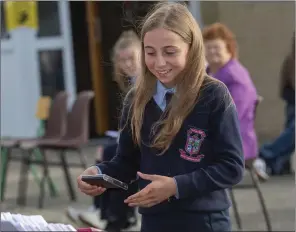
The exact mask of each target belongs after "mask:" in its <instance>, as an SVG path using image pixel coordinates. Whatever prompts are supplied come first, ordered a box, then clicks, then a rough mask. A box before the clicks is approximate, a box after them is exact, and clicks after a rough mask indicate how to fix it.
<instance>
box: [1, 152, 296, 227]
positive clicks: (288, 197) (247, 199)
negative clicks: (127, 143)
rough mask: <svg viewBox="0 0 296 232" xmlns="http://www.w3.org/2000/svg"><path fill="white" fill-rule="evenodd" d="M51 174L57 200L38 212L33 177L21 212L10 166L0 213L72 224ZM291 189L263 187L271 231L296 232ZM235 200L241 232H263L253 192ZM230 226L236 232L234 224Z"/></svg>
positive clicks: (60, 180) (15, 171)
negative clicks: (251, 231)
mask: <svg viewBox="0 0 296 232" xmlns="http://www.w3.org/2000/svg"><path fill="white" fill-rule="evenodd" d="M85 152H86V153H87V154H88V162H89V164H92V162H93V159H94V158H93V157H94V153H95V150H94V149H93V148H88V149H87V150H85ZM56 158H57V157H55V156H52V159H56ZM68 159H69V160H71V161H72V162H75V161H77V162H78V161H79V159H78V158H77V156H76V155H75V154H69V156H68ZM50 172H51V176H52V178H53V179H54V182H55V183H56V185H57V187H58V189H59V196H58V197H57V198H50V197H49V196H48V195H47V198H46V200H45V207H44V209H43V210H38V209H37V202H38V194H39V190H38V187H37V185H36V183H35V182H34V181H33V180H32V176H30V184H29V190H28V201H27V206H26V207H24V208H20V207H18V206H17V205H16V201H15V199H16V195H17V183H18V182H17V181H18V178H19V164H18V163H12V164H11V166H10V169H9V175H8V186H7V191H6V200H5V202H3V204H1V211H10V212H15V213H22V214H41V215H43V217H44V218H45V219H46V220H47V221H52V222H62V223H70V224H73V223H72V222H71V221H69V219H68V218H67V217H66V215H65V209H66V208H67V206H69V205H70V204H73V202H70V201H69V198H68V193H67V188H66V185H65V179H64V175H63V172H62V170H60V169H59V168H51V169H50ZM80 172H81V169H79V168H78V169H72V170H71V174H72V176H73V182H74V183H75V179H76V177H77V175H78V174H79V173H80ZM248 181H249V178H248V176H246V180H245V182H248ZM75 186H76V183H75ZM294 187H295V178H294V176H285V177H277V178H272V179H270V180H269V181H268V182H267V183H264V184H263V185H262V190H263V193H264V196H265V199H266V203H267V206H268V210H269V212H270V215H271V219H272V225H273V229H274V231H295V189H294ZM77 196H78V201H77V202H75V203H74V204H75V205H79V206H83V207H86V206H88V205H90V204H91V199H90V198H89V197H87V196H84V195H82V194H81V193H80V192H78V191H77ZM235 196H236V199H237V201H238V204H239V210H240V212H241V217H242V221H243V227H244V230H245V231H249V230H254V231H264V230H265V226H264V220H263V216H262V213H261V211H260V205H259V202H258V199H257V197H256V193H255V191H254V190H245V189H244V190H242V189H239V190H236V191H235ZM233 224H234V226H233V228H234V230H235V223H233ZM74 226H77V225H74ZM79 226H81V225H79Z"/></svg>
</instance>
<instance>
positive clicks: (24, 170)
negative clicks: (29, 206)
mask: <svg viewBox="0 0 296 232" xmlns="http://www.w3.org/2000/svg"><path fill="white" fill-rule="evenodd" d="M30 159H31V157H30V151H28V150H26V151H25V150H22V161H21V168H20V177H19V189H18V198H17V204H18V205H21V206H25V205H26V198H27V188H28V177H29V168H30Z"/></svg>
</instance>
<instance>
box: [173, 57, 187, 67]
mask: <svg viewBox="0 0 296 232" xmlns="http://www.w3.org/2000/svg"><path fill="white" fill-rule="evenodd" d="M172 65H173V66H175V67H176V68H178V69H179V70H183V69H184V68H185V66H186V57H178V58H176V59H174V61H172Z"/></svg>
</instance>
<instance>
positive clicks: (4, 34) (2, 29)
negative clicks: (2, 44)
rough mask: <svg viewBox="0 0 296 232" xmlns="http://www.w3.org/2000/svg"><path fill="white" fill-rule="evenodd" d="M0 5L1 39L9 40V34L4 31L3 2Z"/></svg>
mask: <svg viewBox="0 0 296 232" xmlns="http://www.w3.org/2000/svg"><path fill="white" fill-rule="evenodd" d="M0 5H1V34H0V38H1V39H9V37H10V35H9V32H8V31H7V30H6V19H5V10H4V2H3V1H1V2H0Z"/></svg>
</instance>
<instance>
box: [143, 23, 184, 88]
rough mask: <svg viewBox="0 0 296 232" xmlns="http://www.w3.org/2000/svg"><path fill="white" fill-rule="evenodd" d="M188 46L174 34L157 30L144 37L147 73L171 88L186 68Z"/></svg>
mask: <svg viewBox="0 0 296 232" xmlns="http://www.w3.org/2000/svg"><path fill="white" fill-rule="evenodd" d="M188 49H189V46H188V44H187V43H185V42H184V40H183V39H182V38H181V37H180V36H179V35H178V34H176V33H174V32H172V31H169V30H166V29H163V28H157V29H153V30H151V31H148V32H147V33H146V34H145V36H144V55H145V63H146V66H147V68H148V69H149V71H150V72H151V73H152V74H153V75H154V76H155V77H156V78H157V79H158V80H159V81H160V82H162V83H163V84H164V85H165V86H166V87H168V88H172V87H174V86H175V85H176V83H177V79H176V78H177V77H178V75H179V74H180V72H181V71H182V70H183V69H184V68H185V66H186V60H187V53H188Z"/></svg>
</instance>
